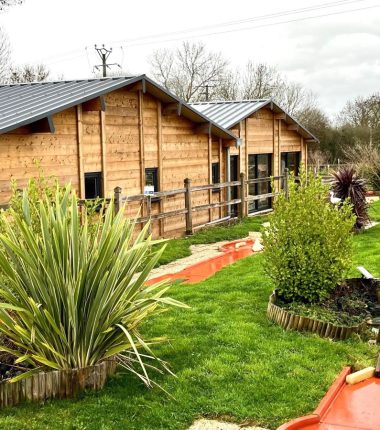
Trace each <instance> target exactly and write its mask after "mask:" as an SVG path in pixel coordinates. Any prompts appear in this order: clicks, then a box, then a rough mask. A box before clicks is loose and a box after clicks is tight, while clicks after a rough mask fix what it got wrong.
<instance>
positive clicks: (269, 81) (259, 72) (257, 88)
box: [240, 61, 284, 99]
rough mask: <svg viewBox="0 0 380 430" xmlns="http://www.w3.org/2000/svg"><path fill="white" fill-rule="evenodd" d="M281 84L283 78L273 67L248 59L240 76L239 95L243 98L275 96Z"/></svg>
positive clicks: (282, 83)
mask: <svg viewBox="0 0 380 430" xmlns="http://www.w3.org/2000/svg"><path fill="white" fill-rule="evenodd" d="M283 85H284V82H283V79H282V77H281V76H280V73H279V72H278V71H277V69H276V68H275V67H273V66H270V65H268V64H265V63H259V64H255V63H254V62H252V61H249V62H248V63H247V65H246V67H245V70H244V73H243V76H242V78H241V90H240V91H241V97H242V98H243V99H263V98H276V96H277V95H278V93H279V92H280V90H281V87H282V86H283Z"/></svg>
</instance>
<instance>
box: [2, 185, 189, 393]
mask: <svg viewBox="0 0 380 430" xmlns="http://www.w3.org/2000/svg"><path fill="white" fill-rule="evenodd" d="M32 204H35V203H33V201H32V199H29V198H28V190H27V189H26V190H25V191H24V192H23V195H22V210H21V211H20V210H18V211H16V210H14V209H12V208H11V209H9V210H7V211H5V212H3V213H2V214H1V215H0V222H1V225H2V232H1V234H0V268H1V272H2V285H1V290H0V297H1V301H2V303H0V320H1V324H0V333H1V334H2V336H3V337H4V338H5V339H6V340H7V342H4V343H5V344H6V345H7V346H0V350H2V351H6V352H8V353H10V354H13V355H14V356H15V357H16V360H15V363H16V364H18V365H21V366H23V365H24V366H25V367H26V368H28V369H29V370H27V371H26V372H25V373H22V374H21V375H19V376H16V377H15V378H14V379H13V380H17V379H21V378H23V377H26V376H30V375H31V374H33V373H35V372H38V371H40V370H41V369H43V370H49V369H72V368H84V367H86V366H90V365H94V364H96V363H99V362H101V361H103V360H107V359H110V358H111V357H114V358H116V359H117V360H118V362H119V363H120V364H121V365H122V366H124V367H125V368H126V369H127V370H128V371H130V372H133V373H134V374H135V375H137V376H138V377H139V378H141V379H142V381H143V382H144V383H145V384H146V385H147V386H152V385H153V384H154V383H153V382H152V380H151V379H150V378H149V376H148V372H147V369H156V370H158V371H160V372H162V371H163V370H167V371H169V369H168V366H167V365H166V363H164V362H163V361H162V360H160V359H159V358H158V357H156V356H155V354H154V353H153V352H152V349H151V346H152V345H153V344H156V343H159V342H162V341H164V337H159V338H149V339H146V338H145V337H144V336H143V335H142V334H141V331H140V330H139V327H140V325H141V323H142V322H143V321H144V320H146V319H148V318H150V317H152V316H154V315H157V314H158V313H161V312H163V311H165V310H167V309H168V307H170V306H180V307H181V306H185V305H183V304H181V303H179V302H177V301H176V300H173V299H171V298H170V297H167V296H166V293H167V291H168V289H169V288H170V285H168V284H166V283H164V282H159V283H156V284H154V285H151V286H147V285H146V280H147V277H148V275H149V273H150V271H151V270H152V268H153V267H154V266H155V264H156V263H157V261H158V259H159V258H160V255H161V253H162V251H163V249H162V248H161V249H159V250H154V251H152V244H153V243H155V241H152V239H151V237H150V236H149V235H148V233H147V232H148V225H146V226H145V227H144V228H143V229H142V231H141V232H139V233H138V234H137V236H136V231H135V223H134V222H133V221H130V220H128V219H126V218H125V217H124V216H123V212H124V211H123V210H120V211H119V213H118V214H116V215H115V213H114V210H113V209H114V208H113V202H112V201H111V203H110V204H109V205H108V207H107V210H106V211H105V213H104V214H103V216H99V218H98V221H97V222H96V225H95V227H94V226H92V228H89V224H90V223H89V220H88V217H87V216H86V214H84V215H83V214H81V213H80V210H79V209H78V199H77V197H76V196H75V193H74V192H73V191H72V190H71V188H70V186H66V187H65V188H60V187H59V186H57V187H56V189H55V193H54V195H53V196H51V195H49V196H48V195H46V196H45V197H43V198H41V199H40V201H39V202H38V203H37V204H36V206H37V207H33V208H32V207H31V205H32ZM31 214H33V216H34V217H37V219H33V220H32V217H31ZM33 224H34V225H35V227H33ZM156 248H157V247H155V248H154V249H156ZM9 345H10V346H9Z"/></svg>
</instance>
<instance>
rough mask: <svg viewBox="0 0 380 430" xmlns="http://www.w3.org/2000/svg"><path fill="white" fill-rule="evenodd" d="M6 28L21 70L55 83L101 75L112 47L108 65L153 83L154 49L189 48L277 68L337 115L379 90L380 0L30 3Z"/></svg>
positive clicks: (6, 19)
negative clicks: (35, 67)
mask: <svg viewBox="0 0 380 430" xmlns="http://www.w3.org/2000/svg"><path fill="white" fill-rule="evenodd" d="M242 21H243V22H242ZM237 22H238V23H237ZM220 24H225V25H223V26H221V25H220ZM0 25H1V26H2V28H3V30H5V31H6V33H7V35H8V38H9V41H10V44H11V47H12V60H13V62H14V63H15V64H21V63H30V64H35V63H41V62H42V63H44V64H46V65H47V66H48V67H49V69H50V70H51V73H52V76H53V77H56V78H61V77H63V78H65V79H74V78H91V77H94V74H93V66H94V65H95V64H99V58H98V57H97V54H96V52H95V50H94V45H95V44H98V45H102V44H105V46H106V47H108V48H109V47H112V49H113V52H112V54H111V55H110V57H109V62H111V63H113V62H115V63H119V64H121V66H122V68H123V70H127V71H128V72H129V73H131V74H141V73H145V74H147V75H148V76H149V75H150V65H149V58H150V56H151V55H152V52H153V51H154V50H156V49H159V48H169V49H171V48H173V49H174V48H176V47H177V46H179V45H180V44H181V43H182V41H184V40H189V41H192V42H199V41H202V42H204V43H205V44H206V46H207V48H208V49H209V50H211V51H215V52H221V53H222V55H223V56H224V57H225V58H226V59H228V61H229V63H230V65H231V66H232V67H236V68H242V67H244V65H245V64H246V63H247V61H248V60H252V61H254V62H256V63H260V62H265V63H268V64H271V65H274V66H276V67H277V68H278V70H279V71H280V72H281V73H283V74H284V75H286V76H287V78H288V79H289V80H293V81H297V82H299V83H301V84H302V85H303V86H304V87H306V88H308V89H310V90H311V91H313V92H314V93H315V94H316V95H317V97H318V101H319V104H320V106H321V107H322V108H323V109H324V110H325V111H326V112H327V113H328V114H329V115H331V116H334V115H335V114H336V113H338V112H339V111H340V110H341V109H342V107H343V106H344V104H345V102H346V101H347V100H349V99H352V98H354V97H357V96H359V95H363V96H366V95H369V94H372V93H374V92H378V91H380V0H340V1H339V0H336V1H334V0H288V1H287V2H284V1H280V0H271V1H262V0H260V1H257V0H234V1H231V0H228V1H227V0H215V1H214V0H191V1H189V2H184V1H169V0H160V1H157V0H155V1H153V0H145V1H144V2H142V1H133V2H132V1H128V0H107V1H105V0H103V1H101V0H65V1H56V0H50V1H49V0H24V3H23V4H22V5H20V6H13V7H12V8H11V9H9V10H8V11H6V12H4V13H2V14H1V15H0ZM195 29H196V30H195ZM187 30H189V31H187ZM184 31H186V32H184ZM163 34H165V35H163Z"/></svg>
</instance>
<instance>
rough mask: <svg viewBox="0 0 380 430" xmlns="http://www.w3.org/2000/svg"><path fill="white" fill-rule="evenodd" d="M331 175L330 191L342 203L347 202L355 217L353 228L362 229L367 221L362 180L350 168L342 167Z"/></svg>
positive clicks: (352, 168)
mask: <svg viewBox="0 0 380 430" xmlns="http://www.w3.org/2000/svg"><path fill="white" fill-rule="evenodd" d="M332 175H333V178H334V180H333V183H332V191H333V192H334V194H335V195H336V196H337V197H339V198H340V199H341V200H342V201H343V200H349V202H350V203H351V205H352V211H353V213H354V214H355V217H356V222H355V228H356V229H357V230H360V229H362V228H363V227H364V226H365V225H366V224H367V223H368V221H369V216H368V207H369V206H368V203H367V200H366V191H367V189H366V185H365V181H364V179H362V178H360V177H359V175H358V174H357V173H356V171H355V168H354V167H352V166H342V167H341V168H340V169H339V170H338V171H337V172H333V174H332Z"/></svg>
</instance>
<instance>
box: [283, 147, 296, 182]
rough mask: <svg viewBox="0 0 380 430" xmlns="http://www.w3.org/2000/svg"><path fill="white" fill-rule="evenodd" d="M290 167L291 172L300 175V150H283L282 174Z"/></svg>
mask: <svg viewBox="0 0 380 430" xmlns="http://www.w3.org/2000/svg"><path fill="white" fill-rule="evenodd" d="M286 168H288V169H289V172H292V173H294V175H296V176H297V175H298V173H299V168H300V152H282V153H281V174H283V173H284V171H285V169H286Z"/></svg>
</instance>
